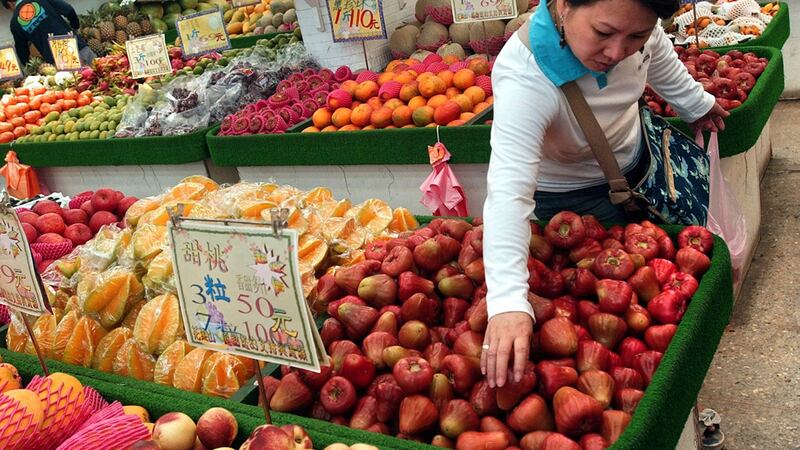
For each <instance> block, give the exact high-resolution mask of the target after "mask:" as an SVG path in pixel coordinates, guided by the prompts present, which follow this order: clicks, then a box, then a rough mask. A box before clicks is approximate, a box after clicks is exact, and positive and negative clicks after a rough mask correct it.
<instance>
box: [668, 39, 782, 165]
mask: <svg viewBox="0 0 800 450" xmlns="http://www.w3.org/2000/svg"><path fill="white" fill-rule="evenodd" d="M734 49H735V50H739V51H741V52H744V53H747V52H753V53H755V54H756V55H758V56H759V57H764V58H768V59H769V63H768V64H767V67H766V68H765V69H764V73H762V74H761V76H760V77H758V81H757V82H756V85H755V86H754V87H753V90H752V91H750V95H749V96H748V97H747V100H745V102H744V103H742V105H741V106H739V107H738V108H736V109H733V110H731V115H730V116H729V117H728V118H727V119H725V131H723V132H721V133H719V154H720V157H723V158H724V157H726V156H733V155H736V154H739V153H743V152H746V151H747V150H749V149H750V148H752V147H753V146H754V145H755V144H756V142H757V141H758V137H759V136H760V135H761V131H762V130H763V129H764V126H765V125H766V124H767V121H768V120H769V117H770V115H772V110H773V109H775V105H776V104H777V103H778V100H779V99H780V96H781V93H782V92H783V87H784V71H783V54H782V53H781V51H780V50H779V49H777V48H773V47H730V48H727V50H721V51H719V52H718V53H720V54H725V52H726V51H729V50H734ZM717 50H719V49H715V51H717ZM667 120H668V121H669V122H670V123H671V124H672V125H675V126H676V127H678V128H679V129H680V130H681V131H683V132H684V133H686V134H687V135H689V136H694V133H693V132H691V130H690V129H689V126H688V125H687V124H686V123H685V122H683V121H682V120H681V119H680V118H678V117H669V118H667ZM706 142H707V140H706Z"/></svg>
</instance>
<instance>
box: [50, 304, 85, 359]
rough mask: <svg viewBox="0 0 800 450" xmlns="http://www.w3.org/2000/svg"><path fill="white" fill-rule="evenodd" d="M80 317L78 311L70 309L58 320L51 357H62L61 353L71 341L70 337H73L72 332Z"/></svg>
mask: <svg viewBox="0 0 800 450" xmlns="http://www.w3.org/2000/svg"><path fill="white" fill-rule="evenodd" d="M79 319H80V315H79V314H78V311H70V312H68V313H66V314H64V317H63V318H62V319H61V321H60V322H58V326H56V332H55V335H54V336H53V346H52V347H51V348H50V352H49V353H48V357H49V358H52V359H61V355H63V354H64V350H65V349H66V348H67V344H68V343H69V338H71V337H72V333H73V332H74V331H75V326H76V325H77V324H78V320H79Z"/></svg>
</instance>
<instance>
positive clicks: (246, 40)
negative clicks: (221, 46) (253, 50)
mask: <svg viewBox="0 0 800 450" xmlns="http://www.w3.org/2000/svg"><path fill="white" fill-rule="evenodd" d="M282 34H285V35H287V37H292V32H291V31H290V32H284V33H269V34H254V35H252V36H242V37H235V38H231V48H249V47H252V46H254V45H256V42H258V41H259V40H261V39H272V38H274V37H275V36H279V35H282Z"/></svg>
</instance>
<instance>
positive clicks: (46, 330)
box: [25, 314, 57, 355]
mask: <svg viewBox="0 0 800 450" xmlns="http://www.w3.org/2000/svg"><path fill="white" fill-rule="evenodd" d="M56 325H57V323H56V317H55V316H54V315H52V314H42V315H41V316H39V317H38V318H37V319H36V322H34V323H33V325H32V326H31V328H32V330H33V336H34V337H35V338H36V343H37V344H39V350H40V351H41V352H42V354H43V355H47V354H48V353H49V352H50V350H51V349H52V348H53V340H54V339H55V334H56ZM25 353H28V354H31V355H35V354H36V349H35V348H34V347H33V341H31V340H30V339H28V342H27V343H26V344H25Z"/></svg>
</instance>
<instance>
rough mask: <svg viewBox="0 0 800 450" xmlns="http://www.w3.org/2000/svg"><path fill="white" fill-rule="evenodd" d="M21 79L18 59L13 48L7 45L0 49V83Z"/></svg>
mask: <svg viewBox="0 0 800 450" xmlns="http://www.w3.org/2000/svg"><path fill="white" fill-rule="evenodd" d="M17 78H22V69H20V65H19V59H18V58H17V52H16V50H14V47H12V46H10V45H8V46H5V47H0V81H6V80H16V79H17Z"/></svg>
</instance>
